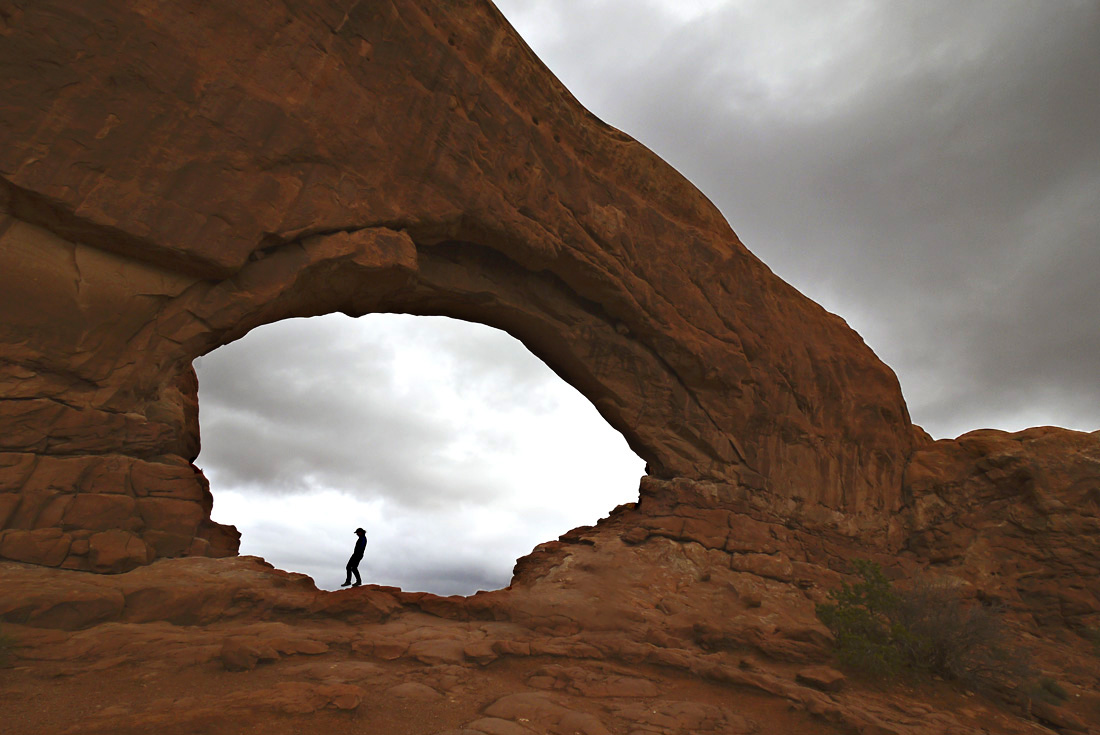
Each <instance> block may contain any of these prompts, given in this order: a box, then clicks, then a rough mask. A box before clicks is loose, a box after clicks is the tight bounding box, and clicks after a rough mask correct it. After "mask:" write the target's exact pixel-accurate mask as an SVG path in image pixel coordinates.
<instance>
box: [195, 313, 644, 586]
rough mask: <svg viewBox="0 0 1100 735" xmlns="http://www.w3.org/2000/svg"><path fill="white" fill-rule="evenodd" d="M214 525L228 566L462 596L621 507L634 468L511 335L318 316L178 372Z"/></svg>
mask: <svg viewBox="0 0 1100 735" xmlns="http://www.w3.org/2000/svg"><path fill="white" fill-rule="evenodd" d="M195 368H196V371H197V373H198V376H199V420H200V424H201V429H202V453H201V454H200V455H199V458H198V459H197V460H196V464H197V465H198V466H199V467H201V468H202V469H203V471H204V472H205V473H206V475H207V477H208V478H209V480H210V484H211V488H212V490H213V492H214V498H215V501H214V514H213V515H214V518H215V520H218V521H220V522H222V523H230V524H233V525H236V526H237V527H238V529H239V530H240V531H241V532H242V542H241V553H244V554H255V555H257V556H262V557H264V558H265V559H267V560H268V561H270V562H272V563H273V564H275V565H276V566H278V567H280V568H283V569H288V570H291V571H297V572H305V573H307V574H309V575H310V576H312V577H313V578H314V580H315V581H316V582H317V584H318V586H320V587H324V588H329V589H331V588H333V587H336V586H338V585H339V584H340V582H341V581H343V566H344V563H345V562H346V561H347V557H348V556H349V554H350V553H351V548H352V546H353V543H354V541H355V537H354V536H353V535H352V531H353V529H355V527H356V526H359V525H362V526H363V527H365V528H366V529H367V531H368V553H367V555H366V557H365V559H364V561H363V564H362V565H361V569H360V571H361V572H362V573H363V574H364V579H365V580H368V581H370V582H374V583H377V584H389V585H394V586H399V587H402V588H404V589H408V590H425V591H429V592H436V593H442V594H460V593H461V594H470V593H472V592H475V591H477V590H479V589H497V588H499V587H504V586H506V585H507V584H508V580H509V578H510V576H511V571H512V566H513V564H514V563H515V560H516V559H517V558H519V557H520V556H523V555H525V554H527V553H528V552H530V551H531V549H532V548H533V547H534V546H535V545H536V544H538V543H541V542H543V541H548V540H551V539H554V538H556V537H557V536H559V535H561V534H562V533H564V532H566V531H568V530H570V529H571V528H575V527H576V526H580V525H587V524H591V523H594V522H595V521H596V520H598V519H599V518H601V517H603V516H604V515H606V514H607V511H609V510H611V509H612V508H614V507H615V506H616V505H618V504H620V503H625V502H631V501H633V500H635V499H637V491H638V478H639V477H640V476H641V475H642V474H643V471H644V463H643V462H642V460H640V459H639V458H638V457H637V455H635V454H634V453H633V452H632V451H631V450H630V449H629V447H627V444H626V440H625V439H624V438H623V437H622V435H620V434H619V433H618V432H616V431H615V430H614V429H612V428H611V426H610V425H608V424H607V422H605V421H604V420H603V418H602V417H601V416H600V415H599V414H598V413H597V411H596V409H595V407H593V406H592V405H591V404H590V403H589V402H588V401H587V400H586V399H585V398H584V397H583V396H582V395H581V394H580V393H579V392H577V391H576V390H575V389H574V388H572V387H571V386H569V385H568V384H567V383H565V382H564V381H563V380H561V379H560V378H559V377H558V376H557V375H555V374H554V373H553V372H552V371H551V370H550V368H549V367H547V366H546V365H545V364H544V363H543V362H542V361H541V360H539V359H538V358H536V357H535V356H534V355H533V354H531V353H530V352H529V351H528V350H527V348H525V347H524V346H523V344H522V343H520V342H519V341H518V340H516V339H515V338H513V337H511V336H510V335H508V334H507V333H505V332H502V331H500V330H497V329H493V328H491V327H487V326H485V325H482V324H471V323H468V322H461V321H457V320H454V319H447V318H444V317H414V316H408V315H398V314H369V315H367V316H364V317H361V318H359V319H351V318H349V317H346V316H344V315H343V314H330V315H328V316H324V317H315V318H312V319H289V320H286V321H282V322H278V323H275V324H269V325H266V326H263V327H260V328H258V329H255V330H253V331H252V332H251V333H249V334H248V335H246V336H245V337H244V338H242V339H240V340H238V341H237V342H234V343H232V344H229V345H226V346H224V347H221V348H219V349H217V350H215V351H214V352H212V353H210V354H209V355H206V356H204V357H202V358H200V359H199V360H196V361H195Z"/></svg>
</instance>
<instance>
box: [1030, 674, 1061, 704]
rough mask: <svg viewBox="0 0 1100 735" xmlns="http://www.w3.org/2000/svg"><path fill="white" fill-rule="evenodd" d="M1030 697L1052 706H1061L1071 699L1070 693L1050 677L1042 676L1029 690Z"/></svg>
mask: <svg viewBox="0 0 1100 735" xmlns="http://www.w3.org/2000/svg"><path fill="white" fill-rule="evenodd" d="M1027 693H1028V696H1030V697H1031V698H1032V699H1039V700H1042V701H1044V702H1049V703H1050V704H1061V703H1062V702H1064V701H1066V700H1067V699H1069V692H1067V691H1066V690H1065V687H1063V686H1062V685H1061V684H1059V683H1058V682H1056V681H1055V680H1054V679H1052V678H1050V677H1049V676H1041V677H1039V679H1038V681H1036V682H1035V683H1034V684H1033V685H1032V686H1031V687H1030V688H1029V690H1028V692H1027Z"/></svg>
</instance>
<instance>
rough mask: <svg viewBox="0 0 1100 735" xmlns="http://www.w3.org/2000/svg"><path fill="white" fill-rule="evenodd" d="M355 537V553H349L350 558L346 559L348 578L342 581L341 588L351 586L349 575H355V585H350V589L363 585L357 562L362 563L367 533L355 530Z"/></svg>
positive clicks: (359, 529)
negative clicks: (356, 537)
mask: <svg viewBox="0 0 1100 735" xmlns="http://www.w3.org/2000/svg"><path fill="white" fill-rule="evenodd" d="M355 535H356V536H358V537H359V538H358V539H357V540H356V541H355V551H353V552H351V558H350V559H348V566H347V570H348V578H347V579H346V580H345V581H344V583H343V584H342V585H340V586H341V587H347V586H348V585H349V584H351V575H353V574H354V575H355V584H351V586H352V587H358V586H359V585H361V584H363V578H362V577H360V576H359V562H361V561H363V552H364V551H365V550H366V548H367V532H366V531H364V530H363V529H361V528H357V529H355Z"/></svg>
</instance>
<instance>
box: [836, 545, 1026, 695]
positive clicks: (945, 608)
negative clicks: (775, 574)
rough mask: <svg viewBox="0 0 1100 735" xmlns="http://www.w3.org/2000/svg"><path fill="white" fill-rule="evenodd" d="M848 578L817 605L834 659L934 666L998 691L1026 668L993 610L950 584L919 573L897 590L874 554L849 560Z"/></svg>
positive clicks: (874, 668)
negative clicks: (852, 579) (872, 559)
mask: <svg viewBox="0 0 1100 735" xmlns="http://www.w3.org/2000/svg"><path fill="white" fill-rule="evenodd" d="M852 566H853V571H854V572H855V573H856V575H858V576H859V578H860V581H859V582H857V583H856V584H848V583H846V582H845V583H842V584H841V586H840V588H839V589H836V590H832V591H831V592H830V593H829V596H830V597H831V598H832V599H833V600H834V602H833V603H831V604H822V605H818V606H817V614H818V617H819V618H821V621H822V622H823V623H824V624H825V625H826V626H827V627H828V628H829V629H830V630H831V631H832V632H833V635H834V637H835V639H836V654H837V658H838V660H839V661H840V663H841V664H844V665H847V666H850V667H851V668H854V669H856V670H858V671H863V672H866V673H868V674H873V675H876V676H886V677H890V676H894V675H896V674H897V673H898V672H899V671H900V670H902V669H908V670H913V671H923V672H927V673H931V674H937V675H939V676H942V677H943V678H945V679H951V680H954V681H958V682H960V683H963V684H964V685H966V686H967V687H969V688H972V689H984V690H999V691H1006V690H1011V689H1013V688H1015V687H1016V686H1017V685H1018V684H1019V683H1020V682H1022V681H1024V680H1026V679H1027V678H1028V677H1029V676H1030V675H1031V672H1030V667H1029V666H1028V664H1027V660H1026V657H1025V656H1024V655H1023V654H1022V653H1020V652H1018V651H1017V650H1015V649H1014V647H1013V646H1012V645H1011V642H1010V641H1009V636H1008V634H1007V631H1006V630H1005V629H1004V626H1003V623H1002V619H1003V616H1002V614H1001V610H1000V609H999V608H997V607H995V606H985V605H981V604H978V603H972V602H968V601H966V600H965V599H964V598H963V596H962V595H961V594H960V593H959V590H958V589H957V588H956V587H953V586H951V585H949V584H946V583H945V582H942V581H938V580H933V579H931V578H923V579H919V580H917V582H916V583H915V584H914V585H913V586H912V588H910V589H905V590H898V589H895V588H894V587H893V585H892V584H891V583H890V581H889V580H888V579H887V578H886V576H885V575H884V574H883V573H882V569H881V567H879V566H878V565H877V564H875V563H874V562H870V561H865V560H857V561H855V562H853V564H852Z"/></svg>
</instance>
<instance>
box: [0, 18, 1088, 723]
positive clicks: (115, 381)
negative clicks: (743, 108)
mask: <svg viewBox="0 0 1100 735" xmlns="http://www.w3.org/2000/svg"><path fill="white" fill-rule="evenodd" d="M0 67H2V68H3V70H4V74H3V77H2V78H3V82H2V83H0V313H2V315H3V319H2V320H0V426H2V428H3V431H0V557H3V558H4V559H6V560H7V561H0V619H2V620H3V621H4V622H5V627H4V631H3V632H4V633H5V634H9V633H10V635H12V636H13V638H14V639H16V640H17V642H18V644H19V648H17V649H16V651H15V654H14V655H15V656H17V657H18V661H19V664H20V666H21V667H22V669H23V673H24V674H25V676H22V677H19V678H17V679H15V680H11V681H9V680H0V698H3V704H4V712H5V717H4V718H3V720H2V721H0V729H2V728H3V727H5V726H8V725H10V723H16V728H17V731H19V732H60V731H64V730H65V729H66V728H68V730H67V731H69V732H82V733H92V732H110V733H123V732H148V731H149V730H150V729H153V728H156V729H158V730H159V731H162V732H175V731H179V732H183V731H188V732H190V731H194V730H203V731H208V732H218V731H238V730H239V728H237V729H234V727H235V726H236V723H238V720H237V719H236V718H239V717H241V716H245V715H250V714H257V713H260V716H262V717H263V718H264V721H265V726H266V727H267V728H268V729H267V731H269V732H272V733H278V732H280V731H283V730H285V731H287V732H290V731H293V730H294V729H295V728H299V729H300V725H301V722H300V721H299V720H295V719H294V718H295V717H298V716H300V715H302V714H304V713H311V714H312V715H313V716H314V717H315V718H317V719H315V720H312V721H311V727H312V728H314V729H316V728H317V727H319V726H323V725H325V724H326V723H328V724H333V723H337V724H338V723H340V722H344V721H343V720H335V719H332V718H335V717H340V716H344V715H342V714H341V713H346V712H347V711H355V712H356V713H357V715H362V716H364V717H369V718H372V719H370V722H369V725H370V729H372V730H373V731H377V732H388V731H402V732H404V731H417V732H463V733H487V734H493V733H526V732H530V731H532V730H534V731H538V732H570V733H572V732H585V733H604V732H658V733H665V732H667V733H673V732H687V731H690V732H722V733H742V732H744V733H749V732H760V731H770V732H784V731H785V732H804V733H826V732H830V733H831V732H860V733H914V734H917V733H932V732H936V733H942V732H951V733H978V732H988V731H989V730H990V728H992V729H993V730H994V731H996V732H1002V733H1009V732H1019V733H1024V732H1039V731H1045V730H1040V726H1039V725H1037V724H1035V720H1036V719H1037V720H1039V721H1042V722H1044V723H1047V724H1049V725H1051V726H1054V727H1056V728H1059V729H1061V730H1062V731H1066V732H1075V731H1084V730H1087V729H1088V727H1090V723H1092V725H1091V726H1093V727H1095V723H1097V722H1098V721H1100V701H1098V700H1097V698H1096V695H1095V692H1096V691H1100V664H1098V663H1097V658H1096V657H1095V656H1093V655H1092V654H1090V653H1089V651H1090V644H1089V643H1088V642H1087V641H1088V636H1090V635H1092V634H1093V632H1095V631H1098V630H1100V589H1098V587H1097V582H1096V580H1097V578H1098V576H1097V573H1098V572H1100V569H1098V566H1097V559H1098V558H1100V545H1098V544H1100V541H1098V539H1100V533H1098V531H1100V510H1098V505H1100V433H1094V434H1081V433H1077V432H1067V431H1063V430H1055V429H1034V430H1029V431H1027V432H1021V433H1019V434H1015V435H1007V434H1003V433H1000V432H976V433H973V434H969V435H967V436H964V437H962V438H960V439H959V440H958V441H945V442H932V441H931V440H930V439H929V438H928V437H927V436H926V435H924V433H923V432H921V431H920V430H919V429H918V428H916V427H914V426H912V425H911V424H910V422H909V418H908V415H907V412H906V408H905V405H904V402H903V401H902V398H901V395H900V391H899V389H898V385H897V381H896V379H895V378H894V376H893V374H892V373H891V371H890V370H889V369H888V368H887V367H886V366H884V365H883V364H882V363H881V362H880V361H879V360H877V358H876V357H875V356H874V355H873V354H872V353H871V352H870V350H869V349H868V348H867V347H866V346H865V345H864V344H863V342H862V341H861V340H860V338H859V337H858V335H856V334H855V333H853V332H852V331H851V330H850V329H848V328H847V326H846V325H845V324H844V323H843V321H842V320H840V319H839V318H838V317H836V316H833V315H831V314H828V313H826V312H825V311H823V310H822V309H821V308H820V307H818V306H817V305H815V304H813V303H812V302H810V301H809V300H807V299H805V298H804V297H802V296H801V295H800V294H798V293H797V292H795V291H794V290H793V289H791V288H790V287H789V286H787V285H786V284H784V283H783V282H782V281H780V280H779V279H778V278H776V277H775V276H774V275H773V274H771V273H770V271H768V269H767V268H766V267H765V266H764V265H763V264H761V263H760V262H759V261H758V260H756V259H755V258H754V257H753V256H752V255H751V254H750V253H749V252H748V251H747V250H746V249H745V248H744V247H743V246H742V244H741V243H740V242H739V241H738V239H737V237H736V235H734V233H733V232H732V231H731V230H730V229H729V227H728V225H727V224H726V223H725V221H724V220H723V218H722V216H721V215H720V213H719V212H718V211H717V210H716V209H715V208H714V207H713V206H712V205H711V204H710V203H709V202H708V201H707V200H706V198H705V197H703V195H702V194H700V193H699V192H698V191H696V190H695V189H694V188H693V187H692V186H691V185H690V184H689V183H688V182H686V181H685V180H684V179H683V178H682V177H680V176H679V175H678V174H677V173H676V172H675V171H673V170H672V169H671V168H669V167H668V166H667V165H665V164H664V163H663V162H662V161H661V160H660V159H658V158H657V157H656V156H654V155H653V154H652V153H651V152H649V151H647V150H645V149H644V148H643V147H642V146H640V145H638V144H637V143H636V142H634V141H633V140H631V139H630V138H629V137H628V136H626V135H624V134H622V133H620V132H619V131H617V130H614V129H612V128H610V127H608V126H606V125H604V124H603V123H601V122H600V121H599V120H596V119H595V118H594V117H592V116H591V115H590V114H589V113H587V111H585V110H584V109H583V108H582V107H581V106H580V105H579V104H578V103H577V102H576V101H575V100H574V99H573V98H572V97H571V96H570V95H569V93H568V92H567V91H566V90H565V89H563V88H562V87H561V85H560V84H559V83H558V82H557V80H555V79H554V78H553V76H552V75H551V74H550V73H549V72H548V71H547V70H546V69H545V68H544V67H543V66H542V65H541V63H539V61H538V59H536V58H535V57H534V55H533V54H532V53H531V52H530V50H529V49H528V48H527V47H526V46H525V45H524V44H523V42H522V41H521V40H520V39H519V38H518V37H517V36H516V35H515V33H514V32H513V31H512V30H511V29H510V28H509V27H508V25H507V23H506V22H505V21H504V20H503V18H502V17H501V16H500V15H499V13H497V12H496V10H495V9H494V8H492V7H491V6H490V5H488V4H487V3H485V2H479V1H477V0H464V1H463V2H453V3H418V2H414V0H392V1H390V2H385V1H380V2H370V3H364V2H356V1H354V0H343V1H341V0H294V1H293V2H290V1H284V2H279V0H275V1H274V2H272V1H270V0H269V1H267V2H262V3H261V2H259V1H258V0H241V1H240V2H236V3H205V2H198V1H197V0H177V1H174V2H166V1H159V0H153V1H152V2H136V0H88V2H84V3H72V2H60V1H59V0H34V1H33V2H32V1H30V0H11V1H9V2H8V3H6V4H5V5H4V6H3V7H0ZM332 311H343V312H346V313H349V314H353V315H359V314H364V313H368V312H373V311H396V312H408V313H416V314H444V315H450V316H455V317H458V318H463V319H469V320H476V321H481V322H484V323H486V324H490V325H493V326H496V327H500V328H503V329H506V330H507V331H509V332H510V333H512V334H513V335H515V336H516V337H518V338H519V339H521V340H522V341H523V342H524V343H525V344H526V345H527V346H528V347H529V348H530V349H531V350H532V351H533V352H534V353H535V354H537V355H539V356H540V357H542V358H543V359H544V360H545V361H546V362H547V363H548V364H550V365H551V366H552V367H553V368H554V369H555V370H556V371H557V372H558V373H559V374H561V375H562V376H563V377H564V378H565V379H566V380H567V381H569V382H570V383H571V384H573V385H574V386H576V387H577V388H578V389H579V390H580V391H581V392H582V393H584V394H585V395H586V396H587V397H588V398H589V399H590V400H591V401H592V402H593V403H594V405H595V406H596V407H597V408H598V409H599V411H600V412H601V414H602V415H603V416H604V417H605V418H606V419H607V420H608V421H609V422H610V423H611V424H612V425H613V426H615V427H616V428H618V429H619V430H620V431H622V432H623V434H624V435H625V436H626V437H627V439H628V441H629V442H630V444H631V446H632V447H633V448H634V449H635V450H636V451H637V452H638V453H639V454H640V455H641V456H643V457H644V458H645V459H646V460H647V461H648V462H649V467H650V476H649V477H647V478H645V479H644V480H643V484H642V488H641V497H640V501H639V503H638V504H637V505H636V506H626V507H623V508H620V509H618V510H617V511H616V512H615V513H613V514H612V516H611V517H610V518H609V519H606V520H605V521H603V522H601V523H600V524H599V525H597V526H595V527H592V528H582V529H576V530H575V531H572V532H570V533H568V534H566V535H564V536H563V537H561V539H559V540H557V541H552V542H549V543H546V544H543V545H541V546H539V547H537V548H536V549H535V550H534V552H532V554H530V555H529V556H527V557H525V558H523V559H521V560H520V561H519V562H518V564H517V567H516V572H515V578H514V580H513V584H512V586H511V587H510V588H509V589H507V590H501V591H498V592H494V593H487V594H479V595H476V596H474V597H471V598H468V599H463V598H438V597H435V596H432V595H424V594H408V593H403V592H401V591H400V590H394V589H384V588H361V589H358V590H354V591H348V592H341V593H323V592H318V591H317V590H316V589H315V588H314V587H313V586H312V584H311V583H310V582H309V580H308V579H305V578H303V577H301V576H300V575H286V574H285V573H280V572H277V571H274V570H271V569H268V568H265V567H264V566H263V565H262V563H261V562H259V561H258V560H254V559H235V560H234V559H221V560H211V559H202V558H190V559H165V558H164V557H181V556H190V557H202V556H227V555H230V556H231V555H234V554H235V553H236V549H237V534H236V531H235V530H234V529H232V528H229V527H224V526H220V525H218V524H215V523H212V522H211V521H210V508H211V502H212V498H211V494H210V490H209V488H208V486H207V483H206V481H205V478H203V477H202V475H201V473H200V472H199V471H198V470H197V469H196V468H195V467H194V466H193V465H192V464H191V461H192V460H193V459H194V458H195V457H196V456H197V454H198V450H199V431H198V411H197V403H196V401H197V386H196V381H195V376H194V373H193V372H192V370H191V367H190V366H191V361H192V360H193V359H194V358H195V357H197V356H199V355H202V354H205V353H206V352H209V351H210V350H212V349H215V348H216V347H218V346H219V345H222V344H225V343H227V342H230V341H232V340H234V339H237V338H239V337H240V336H242V335H243V334H245V333H246V332H248V331H249V330H250V329H252V328H254V327H256V326H258V325H261V324H264V323H267V322H271V321H275V320H278V319H282V318H286V317H290V316H306V315H315V314H322V313H327V312H332ZM857 556H861V557H870V558H872V559H875V560H877V561H878V562H879V563H881V564H882V565H883V566H884V567H885V568H886V569H888V571H889V573H890V574H891V575H892V576H894V577H896V578H898V579H905V578H907V577H909V576H911V575H912V574H914V573H915V572H917V571H919V570H922V569H926V568H933V569H935V570H936V571H937V572H938V573H940V574H948V575H951V576H953V577H954V578H955V579H956V580H957V581H958V582H959V583H960V584H961V585H962V586H963V588H964V589H966V590H968V591H969V593H970V594H972V595H973V596H974V597H976V598H979V599H984V600H994V599H995V600H1000V601H1003V602H1004V603H1005V605H1006V606H1007V609H1008V611H1009V613H1008V624H1009V625H1010V628H1011V630H1012V631H1013V632H1014V633H1015V634H1016V635H1018V636H1019V637H1020V639H1021V640H1027V641H1028V645H1030V646H1032V647H1033V648H1035V650H1036V660H1037V661H1038V662H1039V664H1040V665H1041V668H1042V671H1043V672H1046V673H1048V674H1049V675H1051V676H1054V677H1055V678H1056V679H1057V680H1058V681H1060V682H1062V683H1063V685H1064V686H1065V687H1066V689H1067V690H1068V691H1069V693H1070V695H1071V699H1069V700H1067V702H1066V703H1065V706H1053V705H1051V704H1050V703H1042V702H1032V703H1030V704H1029V703H1028V700H1027V698H1026V697H1022V698H1021V699H1020V707H1019V708H1017V709H1015V710H1011V711H1006V710H1004V709H1003V708H998V707H995V706H993V705H991V704H990V703H982V702H978V701H976V700H970V699H968V698H967V696H966V695H965V693H960V692H957V691H952V690H951V689H950V687H949V686H948V685H944V686H943V687H939V688H936V686H937V685H930V686H931V688H925V689H923V690H922V689H918V690H909V691H907V692H906V691H898V690H894V691H883V690H879V689H876V688H874V687H868V686H866V685H864V684H862V683H859V682H852V681H848V682H845V681H844V680H841V679H838V678H837V677H836V675H835V672H830V671H828V670H823V668H822V667H825V666H827V665H828V664H829V662H830V660H829V659H830V653H829V646H830V638H829V635H828V632H827V631H826V630H825V629H824V628H823V627H822V626H821V624H820V623H819V622H818V621H817V619H816V617H815V615H814V603H815V602H820V601H822V600H824V599H825V594H826V591H827V590H828V589H830V588H832V587H834V586H835V585H836V584H837V583H838V582H839V580H840V579H841V576H840V575H841V574H842V573H843V571H844V570H845V567H846V562H847V560H849V559H852V558H854V557H857ZM47 567H61V569H49V568H47ZM74 570H83V571H98V572H120V574H115V575H112V576H105V575H90V574H81V573H78V572H77V571H74ZM127 570H131V571H127ZM57 630H61V631H68V632H66V633H57V632H56V631H57ZM3 652H4V651H3V650H2V649H0V653H3ZM303 656H306V657H320V658H319V659H317V662H313V663H311V662H310V661H309V660H302V659H301V658H300V657H303ZM134 670H140V671H142V672H143V673H142V677H145V678H147V679H148V681H149V682H151V683H152V684H153V685H154V686H153V687H152V689H153V690H155V691H165V692H171V696H170V697H169V696H166V697H159V698H154V699H150V697H149V690H147V689H146V688H145V686H144V684H145V683H146V682H145V681H142V682H141V683H139V684H135V683H134V679H133V676H132V674H133V671H134ZM242 672H245V673H242ZM265 672H272V673H270V674H267V673H265ZM234 676H236V677H241V676H243V677H253V678H245V679H239V678H238V679H230V678H226V677H234ZM58 677H62V678H61V679H58ZM59 682H60V683H59ZM105 686H106V687H109V688H110V690H111V691H112V699H113V701H116V702H118V704H116V705H112V706H109V707H106V708H104V707H102V706H100V707H99V708H96V705H97V704H99V705H101V704H102V703H101V702H99V701H98V700H95V698H94V697H91V695H89V692H94V691H97V688H103V687H105ZM1078 695H1080V696H1078ZM90 697H91V698H90ZM731 698H735V699H736V707H731V706H730V701H731ZM47 700H48V701H47ZM44 702H45V704H43V703H44ZM364 705H365V706H364ZM1029 707H1030V709H1029ZM364 712H365V713H366V714H364ZM326 717H327V718H329V719H325V718H326ZM417 718H419V719H417ZM172 728H176V729H175V730H173V729H172ZM273 728H274V729H273ZM278 728H283V730H279V729H278ZM456 728H461V729H460V730H456ZM321 729H324V727H321ZM329 729H335V726H334V727H332V728H329Z"/></svg>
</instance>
